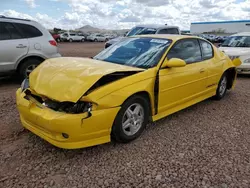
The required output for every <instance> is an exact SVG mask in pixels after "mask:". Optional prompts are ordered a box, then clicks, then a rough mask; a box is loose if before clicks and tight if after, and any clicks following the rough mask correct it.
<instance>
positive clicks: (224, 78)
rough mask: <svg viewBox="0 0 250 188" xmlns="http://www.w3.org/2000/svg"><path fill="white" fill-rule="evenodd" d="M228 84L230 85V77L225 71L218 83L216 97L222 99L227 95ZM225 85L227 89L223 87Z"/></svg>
mask: <svg viewBox="0 0 250 188" xmlns="http://www.w3.org/2000/svg"><path fill="white" fill-rule="evenodd" d="M225 82H226V83H225ZM227 86H228V77H227V74H226V73H224V74H223V75H222V76H221V79H220V81H219V84H218V87H217V90H216V95H215V96H214V99H216V100H221V99H222V98H223V97H224V96H225V95H226V92H227V88H228V87H227ZM224 87H225V89H222V88H224Z"/></svg>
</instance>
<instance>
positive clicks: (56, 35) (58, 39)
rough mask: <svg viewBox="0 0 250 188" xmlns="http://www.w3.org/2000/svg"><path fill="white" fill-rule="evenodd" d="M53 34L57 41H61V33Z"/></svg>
mask: <svg viewBox="0 0 250 188" xmlns="http://www.w3.org/2000/svg"><path fill="white" fill-rule="evenodd" d="M51 35H52V37H53V38H54V39H55V41H56V42H61V37H60V35H59V34H51Z"/></svg>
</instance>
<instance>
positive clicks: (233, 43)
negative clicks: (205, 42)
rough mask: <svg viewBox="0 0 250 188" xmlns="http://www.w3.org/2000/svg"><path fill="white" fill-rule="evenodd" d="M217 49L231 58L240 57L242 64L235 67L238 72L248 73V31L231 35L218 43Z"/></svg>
mask: <svg viewBox="0 0 250 188" xmlns="http://www.w3.org/2000/svg"><path fill="white" fill-rule="evenodd" d="M219 49H220V50H222V51H224V52H225V53H226V54H227V55H228V56H229V57H230V58H231V59H234V58H237V57H239V58H240V60H241V62H242V64H241V65H240V66H239V67H238V68H237V70H238V73H243V74H244V73H248V74H249V73H250V32H243V33H237V34H235V35H231V36H230V37H228V38H227V39H226V40H225V42H223V43H222V44H221V45H220V48H219Z"/></svg>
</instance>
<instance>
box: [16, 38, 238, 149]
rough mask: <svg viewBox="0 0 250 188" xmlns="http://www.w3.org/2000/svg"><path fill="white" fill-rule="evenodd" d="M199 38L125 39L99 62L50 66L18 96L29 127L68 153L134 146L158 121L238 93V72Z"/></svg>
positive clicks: (45, 65)
mask: <svg viewBox="0 0 250 188" xmlns="http://www.w3.org/2000/svg"><path fill="white" fill-rule="evenodd" d="M239 64H240V61H239V60H238V59H235V60H234V61H231V60H230V59H229V57H228V56H227V55H226V54H224V53H223V52H221V51H220V50H219V49H218V48H217V47H215V46H213V45H212V44H211V43H209V42H207V41H206V40H203V39H201V38H198V37H193V36H176V35H172V36H171V35H143V36H142V37H140V36H135V37H128V38H124V39H123V40H121V41H120V42H117V43H116V44H114V45H112V46H111V47H109V48H107V49H105V50H103V51H102V52H100V53H99V54H98V55H96V56H95V57H93V59H91V58H58V59H49V60H46V62H44V63H43V64H42V65H40V66H39V67H38V68H37V69H35V70H34V72H32V73H31V75H30V78H29V80H28V79H25V80H24V82H23V84H22V86H21V88H19V89H18V91H17V92H16V102H17V107H18V110H19V112H20V117H21V122H22V124H23V126H24V127H25V128H27V129H28V130H30V131H32V132H33V133H35V134H37V135H38V136H40V137H41V138H43V139H45V140H47V141H48V142H50V143H51V144H53V145H55V146H58V147H61V148H70V149H72V148H82V147H89V146H93V145H98V144H103V143H107V142H110V140H111V137H112V138H113V139H114V140H116V141H118V142H123V143H126V142H130V141H132V140H134V139H136V138H137V137H139V136H140V135H141V133H142V132H143V130H144V128H145V126H146V124H147V123H148V122H149V121H151V120H152V121H156V120H159V119H161V118H163V117H165V116H168V115H169V114H172V113H175V112H177V111H179V110H182V109H184V108H186V107H188V106H191V105H193V104H196V103H198V102H200V101H203V100H205V99H207V98H210V97H212V96H214V97H215V98H216V99H218V100H219V99H222V98H223V97H224V96H225V94H226V92H227V90H229V89H231V88H233V87H234V81H235V78H236V70H235V67H236V66H238V65H239Z"/></svg>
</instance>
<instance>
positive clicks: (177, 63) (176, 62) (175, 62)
mask: <svg viewBox="0 0 250 188" xmlns="http://www.w3.org/2000/svg"><path fill="white" fill-rule="evenodd" d="M185 66H186V62H185V61H183V60H182V59H179V58H171V59H170V60H168V59H165V61H164V62H163V64H162V66H161V68H172V67H185Z"/></svg>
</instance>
